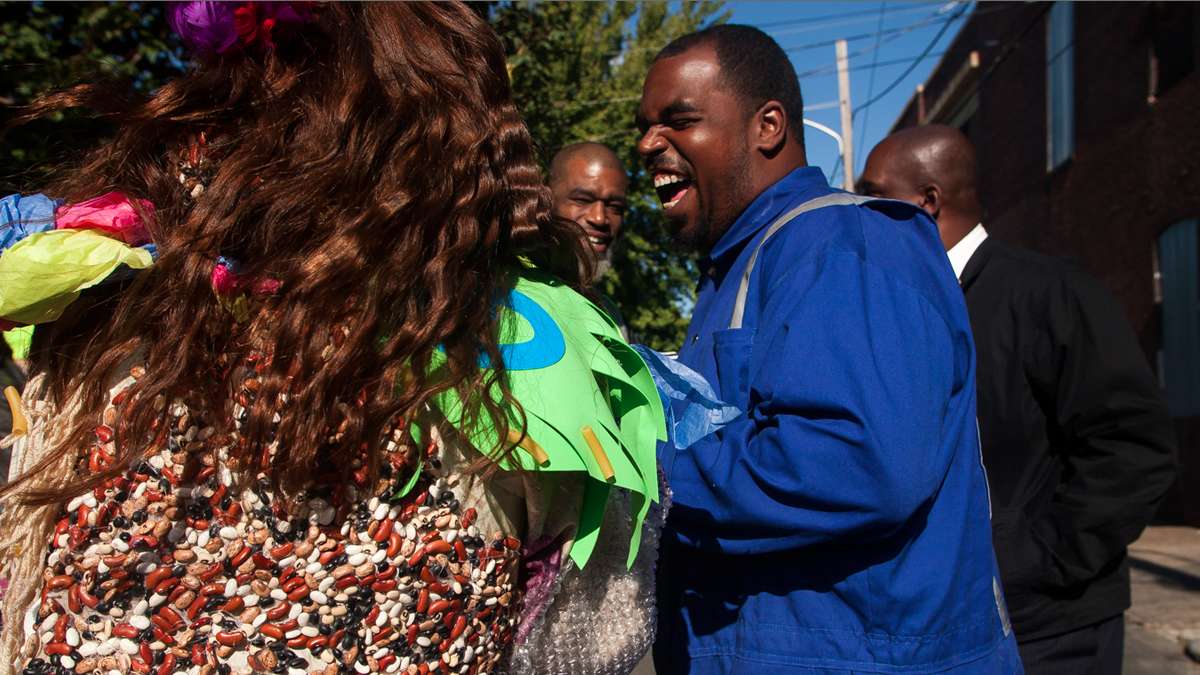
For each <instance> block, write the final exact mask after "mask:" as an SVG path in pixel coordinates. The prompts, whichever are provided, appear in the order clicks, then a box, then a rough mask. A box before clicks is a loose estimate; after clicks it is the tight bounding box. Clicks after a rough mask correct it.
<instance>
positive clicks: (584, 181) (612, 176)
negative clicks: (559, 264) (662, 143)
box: [550, 143, 629, 271]
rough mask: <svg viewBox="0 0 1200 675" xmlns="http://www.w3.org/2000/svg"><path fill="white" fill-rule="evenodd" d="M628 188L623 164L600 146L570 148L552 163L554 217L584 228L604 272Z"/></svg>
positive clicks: (618, 233) (590, 144)
mask: <svg viewBox="0 0 1200 675" xmlns="http://www.w3.org/2000/svg"><path fill="white" fill-rule="evenodd" d="M628 186H629V176H628V175H627V174H626V173H625V167H623V166H621V160H619V159H617V155H616V153H614V152H613V151H612V150H610V149H609V148H608V146H605V145H601V144H599V143H576V144H574V145H568V146H567V147H565V148H563V149H562V150H559V151H558V154H556V155H554V159H553V160H551V162H550V191H551V192H552V193H553V196H554V214H555V215H556V216H559V217H561V218H566V219H567V220H570V221H573V222H575V223H577V224H578V225H579V226H580V227H581V228H583V231H584V234H586V235H587V238H588V242H589V243H590V244H591V246H592V251H594V252H595V254H596V260H597V263H598V265H597V266H598V268H599V269H600V270H601V271H603V270H604V269H605V268H606V267H607V263H608V261H609V260H610V259H611V257H612V249H613V245H614V244H615V243H616V240H617V237H618V236H620V234H621V225H622V223H623V222H624V219H625V192H626V190H627V188H628Z"/></svg>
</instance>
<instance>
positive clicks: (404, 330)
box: [25, 3, 586, 503]
mask: <svg viewBox="0 0 1200 675" xmlns="http://www.w3.org/2000/svg"><path fill="white" fill-rule="evenodd" d="M67 107H84V108H90V109H92V110H96V111H98V112H99V113H101V114H103V115H105V116H107V117H109V118H111V119H112V120H114V121H115V122H116V123H117V131H116V134H115V137H114V138H113V140H112V141H111V142H108V143H106V144H104V145H103V146H102V147H100V148H99V149H97V150H95V151H94V152H93V153H91V154H90V155H89V156H87V157H86V158H85V159H84V161H83V162H82V163H81V164H80V165H79V166H78V167H77V168H74V169H72V170H70V171H68V172H67V173H65V174H64V176H63V178H62V179H61V180H60V181H58V182H57V184H56V185H53V186H51V189H48V190H47V192H48V193H51V194H53V195H54V196H56V197H61V198H65V199H66V200H67V201H76V200H81V199H85V198H88V197H92V196H95V195H99V194H102V193H105V192H108V191H110V190H118V191H121V192H123V193H125V194H127V195H129V196H130V197H139V198H145V199H149V200H150V201H151V202H152V203H153V204H154V205H155V212H154V213H153V215H152V225H151V233H152V236H153V239H154V241H155V243H156V244H157V246H158V251H159V257H158V260H157V262H156V263H155V265H154V266H153V268H152V269H151V270H149V271H147V272H144V273H142V274H141V276H140V277H139V278H137V279H136V280H135V281H134V282H133V283H132V284H130V285H129V286H128V287H127V288H124V289H121V290H120V291H119V292H118V293H116V294H115V295H113V296H111V297H105V298H100V299H94V301H92V302H91V303H90V304H89V303H87V302H84V303H81V304H80V306H79V307H77V308H76V310H75V311H74V312H72V313H71V314H70V315H68V316H66V317H64V318H63V319H62V320H60V321H59V322H58V323H56V324H54V325H51V326H47V327H45V328H42V329H39V331H38V333H39V337H38V344H37V345H36V347H35V369H37V370H40V371H42V372H44V373H45V374H46V389H45V392H46V396H47V397H48V399H49V400H50V401H52V402H54V403H55V404H56V405H58V408H59V409H60V410H61V409H63V408H64V407H65V404H66V402H67V401H68V399H72V398H73V397H78V401H79V403H78V405H79V408H78V413H77V414H75V415H74V416H73V419H72V420H69V421H68V422H67V423H69V424H71V425H73V426H72V427H71V429H70V431H69V433H68V434H67V435H66V439H67V440H66V441H65V442H60V443H58V444H56V446H55V447H54V449H53V451H52V452H51V453H50V454H49V455H48V456H47V457H46V459H45V461H43V462H42V463H41V466H42V467H43V469H44V468H45V467H48V466H52V465H61V461H60V460H61V458H62V457H63V453H70V452H75V451H77V450H78V449H79V448H81V447H85V446H86V443H87V439H88V437H89V435H90V434H91V433H92V427H93V426H94V425H95V424H96V421H95V420H97V419H98V418H99V417H98V416H99V415H100V413H101V411H102V409H103V406H104V404H105V403H106V394H107V387H108V386H109V384H110V383H111V381H112V376H113V374H114V373H115V372H116V371H118V370H119V369H120V368H121V367H122V364H127V363H128V362H129V361H130V360H136V361H138V362H139V363H142V364H144V365H145V369H146V373H147V374H146V375H145V376H144V377H142V378H141V379H140V380H139V381H138V382H137V384H136V385H135V389H134V390H133V395H132V396H131V398H130V399H129V402H128V403H127V404H126V408H125V412H124V415H123V418H122V422H121V424H120V426H119V428H118V429H116V440H117V443H116V446H117V448H118V456H117V458H116V461H115V462H114V463H113V465H112V466H111V467H110V468H109V469H108V470H107V471H105V472H103V473H101V474H99V475H90V476H82V477H80V478H79V479H78V480H73V481H72V482H71V483H70V484H69V485H67V486H66V487H62V488H56V489H53V490H42V491H40V492H39V491H36V490H33V491H26V492H25V494H26V495H29V497H27V498H28V499H29V500H30V502H31V503H51V502H54V501H57V500H62V499H64V498H69V497H70V496H72V495H74V494H79V493H80V492H82V491H83V490H85V489H88V488H92V487H95V486H97V485H99V484H100V483H101V482H102V481H103V480H105V479H106V478H109V477H112V476H114V475H117V474H119V473H123V472H124V471H125V470H126V469H128V467H129V466H130V465H131V463H133V462H136V461H137V460H138V459H140V458H141V457H143V456H144V455H145V454H146V452H147V451H148V450H150V449H151V448H154V447H155V445H156V444H157V443H161V438H160V437H159V436H160V435H159V434H158V433H156V432H155V431H154V430H156V429H162V428H165V424H166V418H165V415H166V411H165V409H164V408H165V407H164V405H163V402H165V401H172V400H176V399H184V400H187V401H189V403H191V404H192V405H193V406H195V405H197V404H198V405H199V406H200V407H201V408H202V409H204V410H208V411H210V413H212V414H211V415H210V417H211V418H212V419H211V420H210V423H213V424H215V425H216V427H217V430H216V431H217V433H218V434H224V435H229V434H232V433H233V429H232V426H233V425H232V421H231V420H232V418H233V415H232V405H233V403H232V401H233V400H234V399H235V398H236V394H237V390H238V387H239V386H240V382H235V379H236V376H235V375H234V374H233V372H234V369H232V368H230V367H227V364H230V363H242V362H245V361H246V360H247V359H254V358H258V359H259V361H258V370H259V372H260V375H259V380H260V381H261V389H260V390H259V392H258V396H257V397H256V399H255V402H254V403H253V404H252V405H250V407H249V417H248V419H247V420H246V421H245V423H244V424H243V426H242V427H241V429H240V431H239V432H238V436H239V439H238V443H237V444H236V445H235V446H233V447H232V448H231V449H230V453H231V454H233V455H234V456H235V457H237V458H238V459H239V460H240V461H241V462H242V463H243V465H252V464H255V465H256V464H257V463H258V462H259V461H260V457H262V456H263V453H262V450H263V449H264V448H266V447H268V445H269V444H271V443H273V442H277V443H278V446H277V447H278V450H277V452H276V453H275V454H274V456H273V458H271V459H269V460H268V461H269V465H268V466H266V467H264V470H265V471H266V472H267V474H268V476H270V477H271V480H272V481H274V483H275V485H276V487H278V488H281V489H285V490H292V489H297V488H300V487H302V486H303V485H304V484H305V483H306V482H307V481H309V480H311V477H312V476H314V475H316V474H317V469H318V464H319V463H323V460H322V458H321V457H319V455H321V454H322V453H325V457H324V459H326V460H327V459H329V457H331V456H332V457H333V459H334V465H335V466H338V467H340V468H341V469H342V470H343V471H345V472H346V475H344V476H343V478H345V479H346V480H345V482H346V483H347V484H348V483H349V482H350V481H349V475H348V472H349V471H350V469H349V467H350V466H351V462H350V461H348V460H349V458H352V457H360V456H361V454H360V453H363V452H365V453H366V458H367V462H368V466H369V467H371V471H372V473H374V470H375V467H376V466H377V465H378V461H379V457H378V454H377V453H378V446H379V440H380V438H381V437H382V435H383V434H384V433H385V432H386V431H387V430H388V429H389V428H391V427H392V425H395V424H398V423H400V424H406V423H407V422H410V421H412V420H414V419H416V418H417V416H418V415H419V414H421V413H422V411H423V410H425V409H426V408H427V406H428V405H429V404H431V402H432V401H433V400H434V399H435V397H437V396H438V395H439V394H441V393H443V392H446V391H448V390H453V391H455V392H456V393H457V395H458V397H459V399H460V400H462V401H465V402H467V405H466V411H465V415H464V416H465V418H466V420H467V423H468V424H471V423H472V422H478V421H479V420H482V419H484V418H485V417H486V418H487V419H489V420H490V421H491V422H492V423H493V424H494V425H495V426H496V428H497V431H498V432H499V438H501V439H507V438H510V437H512V438H515V437H518V436H519V435H520V427H521V426H523V424H524V422H523V417H522V415H521V413H520V409H519V406H518V405H517V404H516V402H515V401H513V400H512V398H511V395H510V394H509V392H508V390H507V387H506V385H505V380H504V373H503V369H502V368H496V369H489V370H482V369H481V368H480V367H479V362H480V355H481V354H486V355H488V357H490V359H491V362H492V363H496V364H499V363H501V357H500V353H499V349H498V339H499V336H498V334H497V333H498V327H497V322H496V315H495V312H494V309H495V307H496V306H497V304H498V303H499V302H501V301H502V300H503V298H504V296H505V295H506V294H507V292H508V290H509V289H510V288H511V285H512V283H513V278H512V276H513V273H514V270H515V269H516V268H517V267H518V266H519V265H521V264H522V262H521V258H526V259H529V260H533V261H534V262H535V263H536V264H538V265H539V266H540V267H542V268H543V269H549V270H550V271H552V272H554V273H556V274H558V275H560V276H562V277H564V278H566V279H567V280H568V282H570V283H573V284H577V283H578V280H579V278H581V277H580V274H581V272H580V270H581V269H582V268H583V267H584V266H585V265H586V263H585V262H584V261H585V260H586V256H585V255H584V249H583V244H582V241H581V240H580V234H579V232H578V229H577V228H575V227H574V226H573V225H571V224H569V223H565V222H562V221H556V220H554V219H552V217H551V216H550V197H549V192H548V191H547V189H546V188H545V186H544V185H543V183H542V182H541V177H540V172H539V169H538V166H537V165H536V163H535V153H534V147H533V142H532V140H531V138H530V136H529V132H528V130H527V129H526V127H525V125H524V123H523V122H522V120H521V118H520V116H519V115H518V112H517V109H516V107H515V106H514V104H513V100H512V96H511V92H510V89H509V83H508V78H507V74H506V70H505V61H504V54H503V51H502V48H501V46H500V43H499V41H498V40H497V38H496V36H495V35H494V34H493V33H492V31H491V29H490V28H489V27H488V26H487V24H486V23H485V22H484V21H483V20H481V19H480V18H479V17H478V16H477V15H476V14H475V13H474V12H472V11H471V10H470V9H469V8H467V7H465V6H463V5H461V4H434V3H361V4H359V3H354V4H329V5H321V6H319V7H317V8H316V9H315V16H314V18H313V20H311V21H310V22H308V23H306V24H304V25H302V26H299V27H297V28H296V30H295V32H294V34H291V35H288V36H286V37H282V38H281V39H279V40H277V44H276V46H275V47H274V49H271V50H264V51H250V52H237V53H232V54H227V55H222V56H214V57H212V58H211V59H209V60H207V61H205V62H203V63H201V64H199V65H198V67H196V68H195V69H194V70H193V71H192V72H190V73H189V74H188V75H186V76H185V77H182V78H180V79H178V80H175V81H173V82H171V83H169V84H167V85H165V86H164V87H163V88H162V89H161V90H159V91H158V92H156V93H155V94H154V95H153V96H151V97H149V98H148V99H146V100H131V99H123V98H117V97H113V96H112V95H111V93H110V92H109V91H108V90H106V89H104V88H102V87H99V86H91V85H85V86H80V87H77V88H74V89H71V90H69V91H66V92H63V93H60V94H56V95H51V96H48V97H45V98H44V99H42V100H41V101H39V102H38V103H36V104H34V106H33V109H32V110H31V111H30V112H29V114H28V115H27V116H26V119H32V118H34V117H37V116H40V115H44V114H47V113H49V112H53V111H56V110H61V109H63V108H67ZM201 133H203V134H205V135H206V137H208V138H210V139H213V141H212V147H213V152H214V153H215V155H216V161H215V163H214V167H215V173H214V174H213V175H212V177H211V179H210V180H209V182H208V185H207V188H206V189H205V190H204V192H203V193H202V194H199V195H198V196H197V197H195V199H192V198H191V196H190V195H189V193H188V191H187V190H184V189H182V188H181V186H180V180H179V176H178V175H177V174H176V172H175V170H174V169H173V167H172V163H171V162H170V160H169V157H170V156H171V154H172V153H173V152H178V151H179V149H180V148H186V147H187V146H188V144H189V143H190V142H192V141H191V139H194V138H196V137H197V135H198V134H201ZM148 215H149V214H148ZM563 252H566V253H565V254H564V253H563ZM218 256H226V257H229V258H233V259H236V260H237V261H239V263H240V265H241V266H242V268H243V271H244V273H245V274H246V275H247V276H249V277H253V278H272V279H277V280H279V281H280V282H281V286H280V288H279V291H278V292H277V293H275V294H274V295H272V296H270V297H268V298H266V299H264V300H262V301H261V302H259V303H258V304H257V305H256V309H255V311H254V312H252V313H251V315H250V317H249V318H248V319H246V320H245V321H244V322H241V323H239V322H237V321H235V318H234V316H233V315H232V314H231V313H230V312H228V311H227V310H226V309H224V308H223V307H222V305H221V303H219V302H218V300H217V298H216V297H215V295H214V292H213V288H212V285H211V282H210V275H211V272H212V268H213V265H214V262H215V260H216V259H217V258H218ZM84 305H88V306H86V307H84ZM439 352H440V353H441V355H444V359H443V358H442V356H440V355H439ZM443 361H444V363H442V365H440V366H438V367H437V368H436V369H435V368H433V365H434V364H435V363H438V362H443ZM283 401H286V404H282V402H283ZM276 414H278V415H279V419H278V422H277V423H276V422H274V421H273V418H274V416H275V415H276ZM510 429H511V430H513V431H515V432H516V434H515V435H512V434H510ZM333 430H336V432H337V433H336V434H335V433H333ZM484 450H485V452H489V453H491V456H492V457H493V458H495V457H497V456H498V455H499V454H503V453H506V452H511V451H512V448H511V446H509V445H507V444H506V445H503V446H501V447H499V448H494V449H484ZM339 458H340V459H339ZM56 462H57V464H56Z"/></svg>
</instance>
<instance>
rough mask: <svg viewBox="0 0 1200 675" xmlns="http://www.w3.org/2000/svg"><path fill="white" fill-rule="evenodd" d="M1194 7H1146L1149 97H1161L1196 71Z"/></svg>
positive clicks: (1168, 4) (1154, 4)
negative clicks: (1148, 14)
mask: <svg viewBox="0 0 1200 675" xmlns="http://www.w3.org/2000/svg"><path fill="white" fill-rule="evenodd" d="M1197 18H1198V17H1197V13H1196V6H1195V5H1194V4H1193V3H1190V2H1152V3H1150V40H1151V49H1152V51H1151V62H1150V94H1151V96H1155V97H1157V96H1161V95H1162V94H1164V93H1165V92H1166V91H1167V90H1169V89H1170V88H1171V87H1174V86H1175V85H1176V84H1178V83H1179V81H1180V80H1182V79H1183V78H1185V77H1187V76H1188V75H1189V74H1191V72H1192V71H1194V70H1195V69H1196V46H1197V45H1196V20H1197Z"/></svg>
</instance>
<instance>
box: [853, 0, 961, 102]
mask: <svg viewBox="0 0 1200 675" xmlns="http://www.w3.org/2000/svg"><path fill="white" fill-rule="evenodd" d="M966 9H967V5H965V4H964V5H962V6H960V7H959V10H958V11H957V12H955V14H954V16H952V17H950V18H949V19H948V20H947V21H946V22H945V23H943V24H942V27H941V28H939V29H938V32H937V35H934V36H933V39H932V40H930V41H929V44H927V45H925V50H924V51H923V52H921V55H920V56H918V57H917V58H916V60H914V61H913V62H912V65H910V66H909V67H908V68H905V69H904V72H903V73H900V76H899V77H897V78H896V79H895V80H892V83H891V84H889V85H888V86H887V87H886V88H884V90H883V91H881V92H879V94H877V95H876V96H874V97H872V98H871V99H869V100H868V101H867V102H866V103H863V104H861V105H859V106H858V107H856V108H855V109H854V113H855V114H858V112H859V111H861V110H864V109H866V108H869V107H871V106H872V105H873V104H875V102H877V101H879V99H881V98H883V97H884V96H887V95H888V94H890V93H892V90H893V89H895V88H896V87H898V86H900V83H901V82H903V81H904V78H906V77H908V76H909V74H910V73H912V71H914V70H916V68H917V65H919V64H920V63H921V61H923V60H925V57H927V56H929V52H931V51H933V48H934V47H935V46H937V43H938V41H939V40H941V39H942V36H943V35H945V34H946V31H947V30H949V29H950V25H951V24H953V23H954V22H955V21H956V20H957V19H959V18H961V17H962V15H963V12H965V11H966Z"/></svg>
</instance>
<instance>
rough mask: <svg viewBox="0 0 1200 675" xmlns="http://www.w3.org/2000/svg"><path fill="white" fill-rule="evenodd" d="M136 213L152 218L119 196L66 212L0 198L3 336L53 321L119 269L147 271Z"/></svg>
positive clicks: (36, 200)
mask: <svg viewBox="0 0 1200 675" xmlns="http://www.w3.org/2000/svg"><path fill="white" fill-rule="evenodd" d="M139 207H140V209H141V212H142V213H151V212H153V207H152V206H151V205H150V203H149V202H146V201H144V200H142V201H141V203H140V205H139V206H135V204H134V202H133V201H132V200H130V199H128V198H127V197H125V196H124V195H122V194H120V193H117V192H111V193H109V194H106V195H102V196H100V197H96V198H95V199H89V200H87V201H84V202H79V203H76V204H67V205H63V203H62V202H61V201H59V200H56V199H50V198H48V197H46V196H44V195H40V194H37V195H29V196H22V195H18V194H14V195H9V196H7V197H5V198H3V199H0V330H6V329H9V328H12V327H14V326H22V325H32V324H39V323H46V322H49V321H54V320H55V319H57V318H58V317H60V316H61V315H62V313H63V311H64V310H65V309H66V307H67V306H68V305H69V304H71V302H73V301H74V300H75V299H76V298H78V297H79V294H80V293H82V292H83V291H84V290H86V289H88V288H91V287H92V286H96V285H98V284H101V283H104V282H106V281H109V280H111V279H113V278H114V273H117V272H119V270H121V269H122V268H129V269H132V270H139V269H145V268H147V267H150V265H151V263H152V262H153V261H154V255H155V249H154V245H153V244H151V243H150V237H149V235H148V234H147V232H146V227H145V225H144V223H143V221H142V217H141V213H139Z"/></svg>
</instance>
